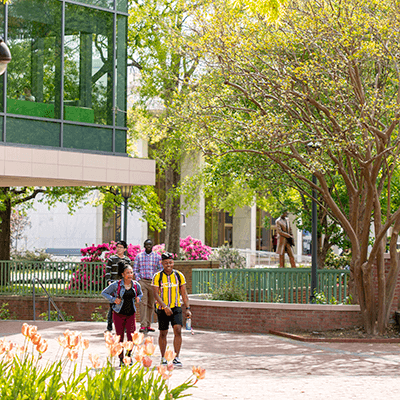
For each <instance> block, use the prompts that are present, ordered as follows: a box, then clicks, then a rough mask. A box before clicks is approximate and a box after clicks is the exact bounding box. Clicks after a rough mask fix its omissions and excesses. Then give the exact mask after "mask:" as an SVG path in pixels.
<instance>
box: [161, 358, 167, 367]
mask: <svg viewBox="0 0 400 400" xmlns="http://www.w3.org/2000/svg"><path fill="white" fill-rule="evenodd" d="M161 365H168V361H167V360H166V359H165V358H164V357H162V358H161Z"/></svg>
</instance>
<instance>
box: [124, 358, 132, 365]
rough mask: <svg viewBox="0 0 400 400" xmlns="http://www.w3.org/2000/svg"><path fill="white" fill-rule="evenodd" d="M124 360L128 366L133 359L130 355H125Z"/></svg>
mask: <svg viewBox="0 0 400 400" xmlns="http://www.w3.org/2000/svg"><path fill="white" fill-rule="evenodd" d="M122 361H123V363H124V364H125V365H126V366H128V365H129V364H130V363H131V361H132V359H131V358H130V357H128V356H125V357H124V358H123V359H122Z"/></svg>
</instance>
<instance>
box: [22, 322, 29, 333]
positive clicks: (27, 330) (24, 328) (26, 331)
mask: <svg viewBox="0 0 400 400" xmlns="http://www.w3.org/2000/svg"><path fill="white" fill-rule="evenodd" d="M21 332H22V334H23V335H24V336H25V337H28V336H29V325H28V324H27V323H26V322H24V323H23V324H22V329H21Z"/></svg>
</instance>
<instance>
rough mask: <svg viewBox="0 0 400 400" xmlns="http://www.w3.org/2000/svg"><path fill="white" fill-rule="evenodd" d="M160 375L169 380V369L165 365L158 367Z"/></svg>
mask: <svg viewBox="0 0 400 400" xmlns="http://www.w3.org/2000/svg"><path fill="white" fill-rule="evenodd" d="M157 370H158V373H159V374H160V375H161V376H162V377H163V378H164V379H165V380H166V379H168V378H169V374H167V367H166V366H164V365H159V366H158V367H157Z"/></svg>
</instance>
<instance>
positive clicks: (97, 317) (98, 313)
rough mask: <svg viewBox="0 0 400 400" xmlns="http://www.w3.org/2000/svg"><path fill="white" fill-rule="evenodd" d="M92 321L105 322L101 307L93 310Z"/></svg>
mask: <svg viewBox="0 0 400 400" xmlns="http://www.w3.org/2000/svg"><path fill="white" fill-rule="evenodd" d="M91 318H92V321H95V322H105V321H107V318H106V317H105V316H104V312H103V309H102V307H101V306H98V307H96V308H95V309H94V312H92V315H91Z"/></svg>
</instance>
